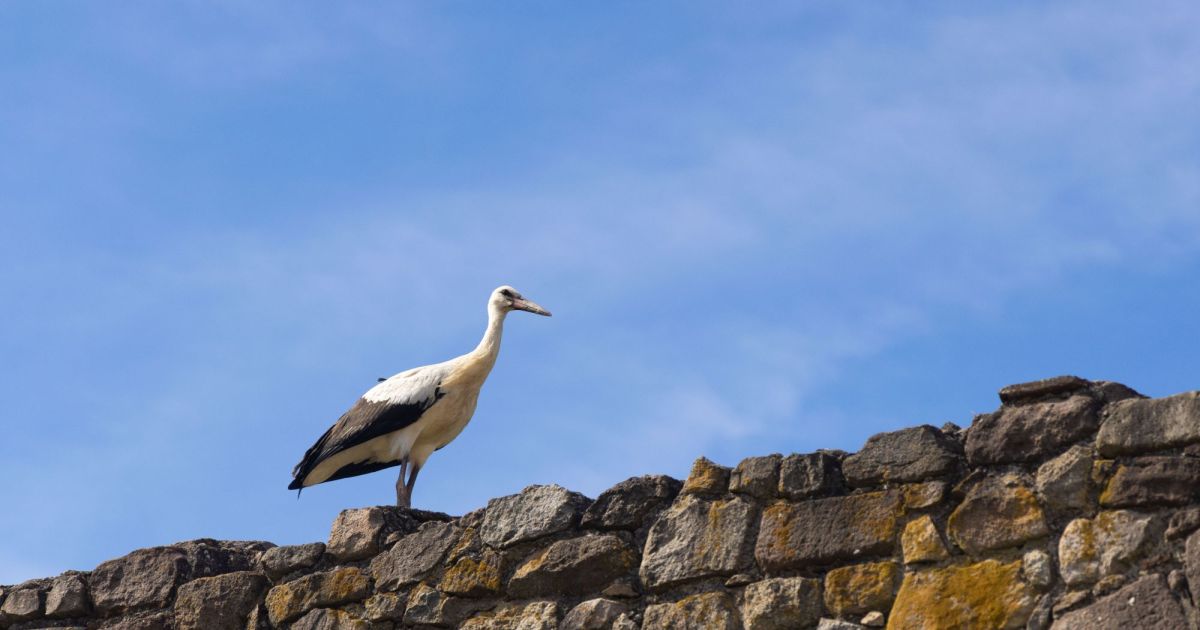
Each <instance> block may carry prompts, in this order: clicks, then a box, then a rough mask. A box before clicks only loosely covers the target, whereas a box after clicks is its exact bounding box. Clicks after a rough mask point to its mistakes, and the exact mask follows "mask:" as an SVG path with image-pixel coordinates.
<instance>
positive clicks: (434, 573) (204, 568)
mask: <svg viewBox="0 0 1200 630" xmlns="http://www.w3.org/2000/svg"><path fill="white" fill-rule="evenodd" d="M1001 396H1002V400H1003V404H1002V406H1001V408H1000V409H999V410H998V411H997V412H996V413H993V414H989V415H988V416H987V417H986V418H981V419H980V420H979V421H978V422H976V425H975V426H974V427H972V428H971V429H969V430H966V431H964V430H962V429H959V428H958V427H957V426H955V425H953V424H952V423H947V424H946V425H945V426H944V427H943V428H942V429H939V430H935V429H932V428H931V427H928V426H923V427H917V428H914V429H909V430H902V431H895V432H891V433H888V434H884V435H882V436H877V437H876V438H874V439H873V440H869V441H868V444H867V446H865V447H864V448H863V451H862V452H860V453H858V454H855V455H848V454H846V453H842V452H840V451H818V452H816V453H809V454H790V455H785V456H782V457H781V456H778V455H767V456H765V457H751V458H747V459H744V460H743V461H742V462H741V463H740V464H738V466H737V467H735V468H734V469H732V470H730V469H729V468H727V467H725V466H722V465H718V464H716V463H713V462H710V461H708V460H704V459H701V460H699V461H698V462H697V464H696V466H695V467H694V470H693V474H692V475H691V476H690V477H689V481H688V484H687V488H686V491H685V489H684V488H683V485H684V484H682V483H681V482H679V481H676V480H673V479H670V478H669V477H661V476H657V477H638V478H633V479H629V480H627V481H625V482H622V483H621V484H618V485H617V486H615V487H613V488H611V489H610V490H608V491H606V492H604V493H602V494H601V496H600V499H599V500H597V501H596V502H595V503H590V502H589V501H588V500H587V499H586V498H584V497H582V496H580V495H577V494H574V493H571V492H568V491H566V490H564V489H562V488H557V487H554V486H533V487H530V488H527V489H526V490H525V491H524V492H522V493H520V494H518V495H513V496H510V497H502V498H500V499H496V500H494V501H492V502H491V503H490V504H489V506H488V507H486V508H481V509H478V510H475V511H474V512H470V513H468V514H466V515H464V516H462V517H459V518H455V519H450V518H449V517H446V516H444V515H435V514H431V513H423V512H419V511H416V510H397V509H395V508H390V507H389V508H367V509H363V510H350V511H347V512H346V513H344V514H343V515H342V516H340V517H339V519H338V522H337V523H336V524H335V526H334V527H333V528H332V530H331V536H330V544H329V548H327V547H326V545H324V544H322V543H313V544H310V545H295V546H290V547H280V548H273V547H272V545H270V544H269V543H244V542H218V541H213V540H198V541H192V542H187V543H178V544H174V545H167V546H163V547H155V548H151V549H143V550H140V551H137V552H134V553H131V554H129V555H127V556H125V557H122V558H117V559H115V560H111V561H108V562H106V563H103V564H101V565H100V566H99V567H97V568H96V569H94V570H93V571H89V572H74V571H70V572H66V573H64V574H62V575H59V576H57V577H54V578H42V579H35V580H29V581H26V582H24V583H21V584H17V585H0V630H34V629H42V628H73V629H84V628H86V629H88V630H113V629H119V630H184V629H186V628H201V627H203V628H215V629H217V630H220V629H221V628H236V629H237V630H243V629H244V630H269V629H271V628H279V630H293V629H299V630H313V629H324V630H338V629H343V628H355V629H362V630H367V629H369V630H419V629H420V630H423V629H429V628H462V627H465V628H474V629H476V630H479V629H485V628H499V629H513V630H516V629H518V628H547V629H549V628H556V627H557V628H612V629H613V630H638V629H639V628H666V627H669V628H689V627H696V628H710V627H718V628H719V627H730V628H742V629H743V630H754V629H761V628H806V629H808V630H811V629H812V628H814V627H817V628H823V629H824V630H862V629H863V628H866V627H881V626H882V625H884V624H886V625H888V626H889V627H891V628H910V627H920V628H925V627H929V628H942V627H944V628H959V627H963V628H1006V627H1007V628H1015V627H1027V628H1030V629H1038V630H1045V629H1046V628H1050V627H1051V626H1054V627H1058V628H1089V629H1090V628H1106V627H1118V628H1121V629H1122V630H1125V629H1126V628H1142V627H1151V628H1153V627H1188V626H1186V625H1185V624H1187V623H1192V624H1195V623H1197V621H1198V620H1200V613H1198V612H1197V610H1200V609H1197V607H1196V603H1197V602H1196V601H1193V595H1195V594H1196V593H1197V592H1200V589H1198V588H1197V586H1196V585H1197V584H1200V492H1198V490H1200V439H1197V436H1200V430H1197V429H1196V427H1195V424H1196V414H1195V411H1196V409H1195V407H1196V404H1197V403H1196V399H1197V396H1196V395H1195V394H1188V395H1181V396H1175V397H1171V398H1169V399H1159V400H1147V399H1143V398H1141V397H1140V395H1138V394H1137V393H1136V392H1134V391H1133V390H1130V389H1129V388H1127V387H1124V386H1121V385H1119V384H1116V383H1106V382H1089V381H1083V380H1082V379H1076V378H1059V379H1051V380H1049V381H1045V382H1040V383H1026V384H1021V385H1018V386H1015V387H1010V388H1005V390H1003V391H1002V394H1001ZM1081 410H1083V411H1081ZM1084 412H1086V413H1084ZM1080 414H1082V415H1080ZM1072 418H1074V421H1073V422H1071V421H1069V420H1071V419H1072ZM1097 423H1098V424H1099V426H1100V431H1099V434H1096V433H1093V432H1092V431H1094V427H1095V425H1096V424H1097ZM1089 427H1091V428H1089ZM939 435H940V436H941V437H940V438H939V437H938V436H939ZM1097 435H1098V437H1097ZM931 437H932V440H931V439H930V438H931ZM964 442H966V443H967V444H968V445H969V446H970V448H968V449H967V450H969V451H970V452H971V454H972V455H973V456H974V459H973V460H972V459H971V458H969V457H968V458H965V459H964V458H962V457H959V456H958V455H957V452H956V448H955V446H956V445H957V444H962V443H964ZM947 453H950V456H949V460H950V461H953V465H949V466H945V465H943V464H944V463H945V462H946V461H947V460H946V458H945V457H944V456H945V455H946V454H947ZM984 461H986V462H994V463H986V464H984V463H980V462H984ZM939 462H941V463H939ZM843 467H845V468H846V469H847V470H848V471H849V475H850V477H851V478H852V483H847V481H846V479H845V478H844V477H843ZM389 519H390V520H389ZM397 519H399V521H400V522H399V524H397ZM439 519H442V520H448V521H449V522H441V520H439ZM431 520H432V521H433V522H429V521H431ZM414 523H415V524H414ZM414 527H415V529H414ZM949 543H954V544H953V545H952V544H949ZM897 582H899V587H898V588H897ZM1189 617H1190V618H1189Z"/></svg>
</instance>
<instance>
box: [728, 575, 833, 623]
mask: <svg viewBox="0 0 1200 630" xmlns="http://www.w3.org/2000/svg"><path fill="white" fill-rule="evenodd" d="M820 616H821V581H820V580H814V579H810V578H798V577H797V578H772V579H769V580H762V581H760V582H755V583H753V584H751V585H749V586H747V587H746V595H745V603H744V604H743V605H742V627H743V628H744V630H786V629H788V628H803V627H807V626H810V625H812V624H813V623H815V622H816V621H817V618H818V617H820Z"/></svg>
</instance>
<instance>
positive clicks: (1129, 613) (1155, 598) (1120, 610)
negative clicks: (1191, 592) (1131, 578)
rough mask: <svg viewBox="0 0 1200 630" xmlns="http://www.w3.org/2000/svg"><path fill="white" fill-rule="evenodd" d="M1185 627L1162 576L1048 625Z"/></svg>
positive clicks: (1147, 629)
mask: <svg viewBox="0 0 1200 630" xmlns="http://www.w3.org/2000/svg"><path fill="white" fill-rule="evenodd" d="M1187 627H1188V621H1187V617H1186V616H1185V615H1184V613H1183V608H1182V607H1181V606H1180V605H1179V602H1178V601H1177V600H1176V599H1175V597H1174V596H1172V595H1171V591H1169V590H1167V584H1166V581H1165V580H1164V579H1163V577H1162V576H1161V575H1147V576H1145V577H1142V578H1141V579H1139V580H1137V581H1136V582H1134V583H1132V584H1130V585H1128V586H1126V587H1124V588H1122V589H1121V590H1119V591H1117V592H1115V593H1113V594H1112V595H1109V596H1107V597H1105V598H1104V599H1101V600H1099V601H1097V602H1096V603H1094V604H1092V605H1091V606H1088V607H1087V608H1080V609H1078V610H1074V611H1071V612H1068V613H1067V614H1065V615H1062V616H1061V617H1059V618H1058V619H1056V620H1055V621H1054V625H1053V626H1051V628H1052V629H1053V630H1076V629H1078V630H1101V629H1104V628H1112V629H1114V630H1116V629H1122V628H1138V629H1139V630H1176V629H1178V628H1187Z"/></svg>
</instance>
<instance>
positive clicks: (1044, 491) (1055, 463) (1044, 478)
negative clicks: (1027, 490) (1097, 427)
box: [1037, 445, 1092, 513]
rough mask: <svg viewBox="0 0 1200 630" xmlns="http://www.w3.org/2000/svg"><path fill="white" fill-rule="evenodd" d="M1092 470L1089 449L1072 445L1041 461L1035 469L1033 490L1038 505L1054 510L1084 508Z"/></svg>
mask: <svg viewBox="0 0 1200 630" xmlns="http://www.w3.org/2000/svg"><path fill="white" fill-rule="evenodd" d="M1091 472H1092V449H1091V448H1089V447H1087V446H1082V445H1076V446H1072V447H1071V448H1070V450H1068V451H1067V452H1065V453H1063V454H1062V455H1059V456H1058V457H1055V458H1054V459H1052V460H1050V461H1048V462H1046V463H1044V464H1042V465H1041V466H1039V467H1038V471H1037V491H1038V496H1039V497H1041V499H1042V504H1043V505H1045V506H1046V508H1047V509H1048V510H1050V511H1051V512H1056V513H1065V512H1070V511H1077V510H1084V509H1086V508H1087V507H1088V506H1089V505H1090V503H1089V501H1088V478H1089V477H1090V476H1091Z"/></svg>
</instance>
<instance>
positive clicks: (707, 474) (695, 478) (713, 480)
mask: <svg viewBox="0 0 1200 630" xmlns="http://www.w3.org/2000/svg"><path fill="white" fill-rule="evenodd" d="M728 489H729V469H728V468H726V467H725V466H718V465H717V464H715V463H713V462H712V461H710V460H709V459H708V458H707V457H701V458H698V459H697V460H696V461H695V462H693V463H692V472H691V473H689V474H688V478H687V481H685V482H684V483H683V489H682V490H681V491H680V492H682V493H683V494H724V493H725V491H726V490H728Z"/></svg>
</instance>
